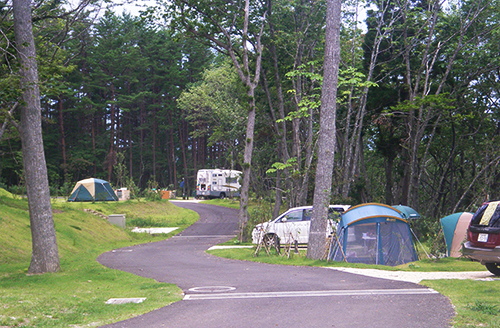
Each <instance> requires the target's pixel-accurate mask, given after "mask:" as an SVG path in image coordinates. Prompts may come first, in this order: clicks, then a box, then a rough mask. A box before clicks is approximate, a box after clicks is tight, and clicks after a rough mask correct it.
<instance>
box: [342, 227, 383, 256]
mask: <svg viewBox="0 0 500 328" xmlns="http://www.w3.org/2000/svg"><path fill="white" fill-rule="evenodd" d="M347 231H348V232H347V244H346V251H345V256H346V258H347V262H351V263H367V264H376V263H377V243H378V238H377V225H376V223H367V224H357V225H353V226H350V227H349V228H348V229H347Z"/></svg>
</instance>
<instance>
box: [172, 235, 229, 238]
mask: <svg viewBox="0 0 500 328" xmlns="http://www.w3.org/2000/svg"><path fill="white" fill-rule="evenodd" d="M235 236H236V235H199V236H198V235H188V236H183V235H175V236H174V237H173V238H227V237H235Z"/></svg>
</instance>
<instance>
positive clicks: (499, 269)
mask: <svg viewBox="0 0 500 328" xmlns="http://www.w3.org/2000/svg"><path fill="white" fill-rule="evenodd" d="M485 266H486V269H488V271H489V272H491V273H493V274H494V275H495V276H500V263H486V264H485Z"/></svg>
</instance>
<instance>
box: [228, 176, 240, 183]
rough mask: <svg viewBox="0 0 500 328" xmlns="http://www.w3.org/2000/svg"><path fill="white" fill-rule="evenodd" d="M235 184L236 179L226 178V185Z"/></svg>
mask: <svg viewBox="0 0 500 328" xmlns="http://www.w3.org/2000/svg"><path fill="white" fill-rule="evenodd" d="M236 182H238V178H236V177H229V178H226V183H236Z"/></svg>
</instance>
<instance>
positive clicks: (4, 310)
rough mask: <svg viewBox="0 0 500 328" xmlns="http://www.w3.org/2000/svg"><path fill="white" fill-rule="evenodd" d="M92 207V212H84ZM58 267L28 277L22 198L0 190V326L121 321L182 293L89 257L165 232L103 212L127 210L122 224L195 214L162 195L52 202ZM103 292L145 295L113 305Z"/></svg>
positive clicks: (163, 222)
mask: <svg viewBox="0 0 500 328" xmlns="http://www.w3.org/2000/svg"><path fill="white" fill-rule="evenodd" d="M84 209H85V210H92V212H89V211H87V212H86V211H84ZM53 213H54V224H55V228H56V234H57V241H58V248H59V256H60V260H61V271H60V272H58V273H51V274H44V275H27V274H26V272H27V268H28V266H29V262H30V259H31V233H30V227H29V214H28V204H27V201H26V199H20V198H18V197H13V196H12V195H10V194H8V193H7V192H5V191H4V190H1V189H0V233H1V234H2V238H1V239H0V291H1V293H0V327H4V326H5V327H17V326H22V327H70V326H74V327H83V326H101V325H104V324H108V323H112V322H116V321H120V320H125V319H128V318H130V317H134V316H137V315H140V314H143V313H147V312H150V311H152V310H154V309H158V308H160V307H163V306H166V305H168V304H170V303H172V302H176V301H179V300H181V299H182V295H181V293H182V291H181V290H180V289H179V288H178V287H177V286H175V285H172V284H166V283H159V282H157V281H155V280H152V279H146V278H142V277H138V276H135V275H133V274H129V273H125V272H121V271H118V270H112V269H108V268H106V267H104V266H102V265H100V264H99V263H97V261H96V258H97V256H99V255H100V254H102V253H103V252H106V251H109V250H112V249H115V248H119V247H125V246H129V245H134V244H140V243H147V242H154V241H159V240H162V239H165V238H167V237H168V236H169V235H172V234H173V233H171V234H169V235H163V234H160V235H149V234H135V233H131V232H130V229H128V228H127V229H121V228H119V227H116V226H114V225H110V224H109V223H108V222H107V220H106V219H103V218H102V217H101V216H99V214H102V215H104V216H106V215H109V214H126V218H127V227H134V226H141V227H151V226H153V227H158V226H165V227H179V229H178V230H176V231H175V232H174V233H176V232H178V231H180V230H182V229H184V228H186V227H188V226H189V225H191V224H192V223H194V222H196V220H197V219H198V215H197V214H196V213H195V212H193V211H189V210H186V209H181V208H178V207H176V206H174V205H172V204H171V203H170V202H168V201H164V200H162V201H156V202H146V201H144V200H132V201H126V202H96V203H68V202H65V201H61V200H54V202H53ZM110 298H146V300H145V301H144V302H142V303H139V304H134V303H132V304H121V305H112V304H106V303H105V302H106V301H107V300H108V299H110Z"/></svg>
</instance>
